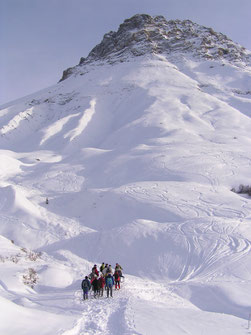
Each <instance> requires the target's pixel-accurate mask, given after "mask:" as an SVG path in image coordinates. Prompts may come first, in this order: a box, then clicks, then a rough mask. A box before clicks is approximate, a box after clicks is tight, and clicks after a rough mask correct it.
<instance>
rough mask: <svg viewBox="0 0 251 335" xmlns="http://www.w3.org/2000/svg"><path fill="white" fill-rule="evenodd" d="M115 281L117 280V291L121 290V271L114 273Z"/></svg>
mask: <svg viewBox="0 0 251 335" xmlns="http://www.w3.org/2000/svg"><path fill="white" fill-rule="evenodd" d="M114 279H115V290H119V289H120V275H119V271H118V270H117V271H115V273H114Z"/></svg>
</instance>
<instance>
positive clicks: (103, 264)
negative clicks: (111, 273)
mask: <svg viewBox="0 0 251 335" xmlns="http://www.w3.org/2000/svg"><path fill="white" fill-rule="evenodd" d="M104 268H105V263H104V262H103V263H102V264H101V266H100V268H99V270H100V272H103V270H104Z"/></svg>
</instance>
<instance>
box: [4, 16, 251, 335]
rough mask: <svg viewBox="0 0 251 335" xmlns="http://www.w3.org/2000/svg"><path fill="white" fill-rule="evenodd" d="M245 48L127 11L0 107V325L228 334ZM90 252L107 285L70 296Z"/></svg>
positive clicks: (235, 273) (237, 278) (245, 229)
mask: <svg viewBox="0 0 251 335" xmlns="http://www.w3.org/2000/svg"><path fill="white" fill-rule="evenodd" d="M248 59H249V53H248V51H246V50H244V49H242V48H241V47H240V46H238V45H236V44H234V43H233V42H232V41H230V40H229V39H227V38H226V37H225V36H224V35H222V34H218V33H215V32H213V31H212V30H211V29H209V28H205V27H201V26H199V25H196V24H194V23H192V22H191V21H183V22H182V21H169V22H167V21H166V20H165V19H164V18H163V17H161V16H157V17H151V16H148V15H136V16H134V17H133V18H131V19H129V20H126V21H125V22H124V23H123V24H122V25H121V26H120V27H119V29H118V31H117V32H111V33H109V34H106V35H105V37H104V39H103V41H102V42H101V43H100V44H99V45H98V46H96V47H95V48H94V49H93V50H92V51H91V52H90V54H89V56H88V57H87V58H86V59H81V61H80V64H79V65H77V66H76V67H74V68H72V69H71V70H68V71H66V73H65V74H64V79H66V78H67V80H63V81H61V82H60V83H57V84H56V85H54V86H52V87H49V88H47V89H45V90H43V91H41V92H37V93H34V94H32V95H31V96H29V97H25V98H23V99H20V100H18V101H15V102H14V103H10V104H8V105H6V106H4V107H3V108H2V109H1V110H0V177H1V178H0V273H1V280H0V309H1V313H0V334H4V335H13V334H19V335H21V334H39V335H51V334H58V335H59V334H60V335H66V334H68V335H70V334H71V335H79V334H90V335H91V334H95V335H101V334H102V335H111V334H118V333H119V334H121V335H124V334H128V335H129V334H131V335H132V334H144V335H145V334H151V335H155V334H156V333H158V335H174V334H175V335H184V333H186V334H193V335H201V334H205V332H206V333H207V334H222V335H223V334H224V335H225V334H227V335H243V334H244V332H245V330H244V328H245V324H246V321H247V318H248V314H249V313H250V292H251V272H250V271H249V269H250V264H251V229H250V227H251V215H250V213H251V202H250V198H249V196H248V194H237V193H236V192H234V189H236V190H240V189H241V188H239V186H240V185H241V184H242V185H244V187H242V189H245V188H246V189H249V188H250V186H249V187H248V188H247V186H248V185H251V178H250V166H251V160H250V144H251V137H250V129H251V71H250V67H249V66H248V64H249V63H248V62H249V60H248ZM11 241H12V242H11ZM13 242H14V243H15V244H13ZM102 262H105V263H108V264H111V265H112V266H114V265H115V264H116V263H117V262H118V263H119V264H121V265H122V267H123V274H124V275H125V282H124V283H123V284H122V289H121V291H118V292H117V291H116V292H114V299H113V300H112V301H109V299H103V297H100V299H95V300H94V299H93V300H90V301H88V302H85V303H83V301H82V292H81V291H80V288H81V280H82V279H83V278H84V276H85V275H88V274H89V273H90V272H91V269H92V267H93V265H94V264H97V265H101V263H102ZM29 286H30V287H29ZM34 292H35V294H34ZM149 316H151V317H149ZM14 319H15V322H13V320H14ZM153 320H154V322H153Z"/></svg>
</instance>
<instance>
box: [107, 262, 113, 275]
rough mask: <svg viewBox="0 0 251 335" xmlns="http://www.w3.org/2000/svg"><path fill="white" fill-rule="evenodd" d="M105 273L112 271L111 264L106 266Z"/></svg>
mask: <svg viewBox="0 0 251 335" xmlns="http://www.w3.org/2000/svg"><path fill="white" fill-rule="evenodd" d="M107 273H113V271H112V266H111V264H110V265H109V266H108V268H107Z"/></svg>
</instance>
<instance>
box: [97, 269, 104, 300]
mask: <svg viewBox="0 0 251 335" xmlns="http://www.w3.org/2000/svg"><path fill="white" fill-rule="evenodd" d="M98 281H99V296H100V297H103V293H104V286H105V278H104V276H103V275H102V274H101V276H100V278H99V279H98Z"/></svg>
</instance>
